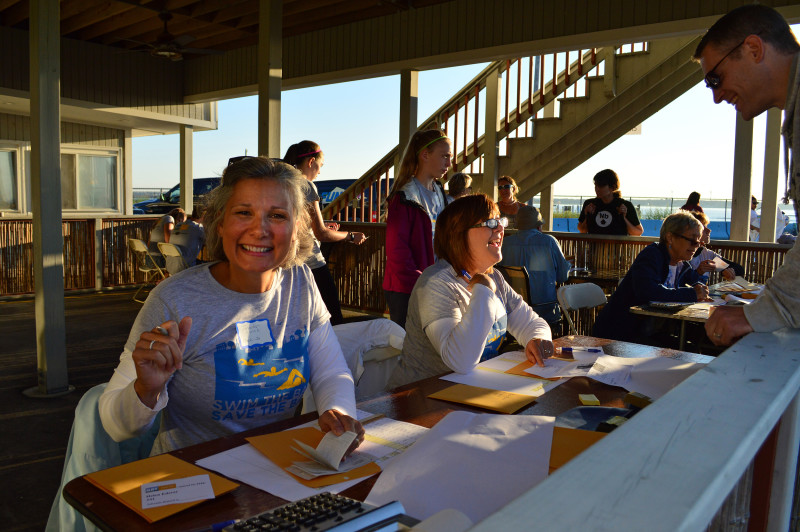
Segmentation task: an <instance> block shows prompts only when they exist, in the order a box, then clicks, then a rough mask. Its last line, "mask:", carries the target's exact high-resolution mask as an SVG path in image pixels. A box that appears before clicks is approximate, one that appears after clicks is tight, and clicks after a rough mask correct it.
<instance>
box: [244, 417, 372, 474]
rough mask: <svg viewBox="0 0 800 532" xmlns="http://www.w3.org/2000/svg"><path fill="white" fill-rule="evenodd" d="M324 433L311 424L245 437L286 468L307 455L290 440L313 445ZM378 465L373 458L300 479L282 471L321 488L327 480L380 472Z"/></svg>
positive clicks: (277, 463) (275, 462)
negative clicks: (331, 471) (326, 473)
mask: <svg viewBox="0 0 800 532" xmlns="http://www.w3.org/2000/svg"><path fill="white" fill-rule="evenodd" d="M324 435H325V434H324V433H323V432H322V431H320V430H317V429H315V428H314V427H303V428H299V429H290V430H284V431H281V432H273V433H272V434H263V435H261V436H253V437H252V438H246V439H247V441H248V442H250V445H252V446H253V447H255V448H256V449H257V450H258V452H260V453H261V454H263V455H264V456H266V457H267V458H269V459H270V460H271V461H272V462H273V463H274V464H276V465H277V466H278V467H280V468H281V469H283V470H284V471H286V468H287V467H289V466H291V465H292V462H303V461H306V460H308V458H307V457H305V456H303V455H302V454H300V453H298V452H297V451H295V450H294V449H292V446H294V445H295V443H294V440H298V441H301V442H303V443H305V444H306V445H310V446H311V447H314V448H316V447H317V445H319V442H320V441H322V437H323V436H324ZM380 472H381V468H380V466H379V465H378V464H376V463H375V462H370V463H369V464H365V465H363V466H361V467H357V468H355V469H351V470H350V471H346V472H344V473H336V474H333V475H325V476H322V477H317V478H315V479H311V480H305V479H302V478H300V477H298V476H296V475H292V473H290V472H288V471H286V473H287V474H289V475H291V476H292V478H293V479H295V480H296V481H297V482H299V483H300V484H303V485H304V486H308V487H309V488H322V487H325V486H330V485H331V484H339V483H340V482H346V481H348V480H353V479H356V478H364V477H369V476H372V475H374V474H376V473H380Z"/></svg>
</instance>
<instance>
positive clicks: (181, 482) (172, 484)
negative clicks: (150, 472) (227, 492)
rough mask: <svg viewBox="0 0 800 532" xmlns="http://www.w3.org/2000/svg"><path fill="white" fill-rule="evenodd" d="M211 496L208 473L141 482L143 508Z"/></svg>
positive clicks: (203, 498)
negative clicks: (146, 482)
mask: <svg viewBox="0 0 800 532" xmlns="http://www.w3.org/2000/svg"><path fill="white" fill-rule="evenodd" d="M213 498H214V489H213V488H212V487H211V479H210V478H208V475H197V476H194V477H186V478H179V479H174V480H164V481H161V482H150V483H148V484H142V508H143V509H147V508H157V507H158V506H166V505H167V504H178V503H182V502H194V501H202V500H205V499H213Z"/></svg>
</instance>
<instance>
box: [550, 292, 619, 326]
mask: <svg viewBox="0 0 800 532" xmlns="http://www.w3.org/2000/svg"><path fill="white" fill-rule="evenodd" d="M557 296H558V305H559V306H560V307H561V311H562V312H563V313H564V316H566V317H567V323H569V332H570V334H578V331H577V329H575V324H574V323H573V322H572V318H570V316H569V311H571V310H578V309H584V308H586V309H588V308H595V307H599V306H600V305H605V304H606V301H607V300H606V295H605V294H604V293H603V289H602V288H600V287H599V286H597V285H596V284H594V283H578V284H567V285H564V286H562V287H561V288H559V289H558V292H557Z"/></svg>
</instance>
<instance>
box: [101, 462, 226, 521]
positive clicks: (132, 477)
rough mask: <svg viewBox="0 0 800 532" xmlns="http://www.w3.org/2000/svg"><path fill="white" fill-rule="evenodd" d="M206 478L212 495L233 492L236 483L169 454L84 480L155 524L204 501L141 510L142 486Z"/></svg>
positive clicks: (103, 472) (120, 467) (105, 470)
mask: <svg viewBox="0 0 800 532" xmlns="http://www.w3.org/2000/svg"><path fill="white" fill-rule="evenodd" d="M196 475H208V476H209V478H210V479H211V487H212V488H213V489H214V495H215V496H219V495H222V494H223V493H228V492H229V491H233V490H234V489H235V488H238V487H239V484H236V483H235V482H231V481H230V480H228V479H226V478H223V477H221V476H219V475H216V474H214V473H212V472H210V471H207V470H205V469H203V468H202V467H198V466H196V465H194V464H190V463H189V462H185V461H183V460H181V459H180V458H176V457H174V456H172V455H171V454H160V455H158V456H152V457H150V458H145V459H144V460H137V461H136V462H130V463H128V464H123V465H121V466H117V467H112V468H109V469H103V470H102V471H96V472H94V473H89V474H88V475H86V480H88V481H89V482H91V483H92V484H94V485H95V486H97V487H98V488H100V489H101V490H103V491H105V492H106V493H108V494H109V495H111V496H112V497H114V498H116V499H117V500H119V501H120V502H121V503H123V504H124V505H125V506H127V507H128V508H130V509H131V510H133V511H134V512H136V513H138V514H139V515H141V516H142V517H144V518H145V519H146V520H147V521H148V522H149V523H152V522H154V521H158V520H159V519H163V518H165V517H169V516H170V515H173V514H176V513H178V512H180V511H182V510H185V509H186V508H190V507H192V506H195V505H197V504H200V503H201V502H203V501H192V502H184V503H180V504H169V505H167V506H159V507H157V508H147V509H144V508H142V489H141V488H142V484H149V483H150V482H160V481H163V480H171V479H179V478H186V477H193V476H196Z"/></svg>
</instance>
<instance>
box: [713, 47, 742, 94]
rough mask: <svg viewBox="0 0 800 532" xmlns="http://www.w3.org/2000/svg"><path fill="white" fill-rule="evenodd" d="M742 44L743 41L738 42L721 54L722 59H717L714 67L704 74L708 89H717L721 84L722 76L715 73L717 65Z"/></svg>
mask: <svg viewBox="0 0 800 532" xmlns="http://www.w3.org/2000/svg"><path fill="white" fill-rule="evenodd" d="M745 40H747V39H745ZM743 44H744V41H742V42H740V43H739V44H737V45H736V46H734V47H733V48H731V49H730V51H729V52H728V53H727V54H725V55H724V56H722V59H720V60H719V61H717V64H716V65H714V68H712V69H711V70H709V71H708V74H706V76H705V79H706V87H708V88H709V89H712V90H713V89H718V88H719V87H720V85H722V78H720V77H719V74H717V73H716V70H717V67H718V66H720V65H721V64H722V62H723V61H725V60H726V59H727V58H728V56H729V55H731V54H732V53H733V52H734V51H735V50H737V49H738V48H739V47H740V46H741V45H743Z"/></svg>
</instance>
